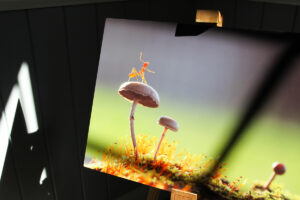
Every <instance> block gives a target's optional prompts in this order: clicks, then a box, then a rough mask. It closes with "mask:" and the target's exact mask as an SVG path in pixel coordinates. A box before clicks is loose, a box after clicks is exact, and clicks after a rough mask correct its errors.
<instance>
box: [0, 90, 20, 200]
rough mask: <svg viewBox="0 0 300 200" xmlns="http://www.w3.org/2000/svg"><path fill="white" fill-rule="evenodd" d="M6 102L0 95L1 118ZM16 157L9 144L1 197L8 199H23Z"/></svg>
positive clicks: (0, 190)
mask: <svg viewBox="0 0 300 200" xmlns="http://www.w3.org/2000/svg"><path fill="white" fill-rule="evenodd" d="M3 105H4V104H3V103H2V100H1V95H0V113H1V115H0V119H1V120H3V119H2V118H3V117H4V106H3ZM13 159H14V157H13V154H12V147H11V144H9V146H8V149H7V153H6V159H5V163H4V166H3V171H2V177H1V180H0V199H7V200H21V196H22V195H21V190H20V187H19V181H18V178H17V172H16V169H15V164H14V160H13Z"/></svg>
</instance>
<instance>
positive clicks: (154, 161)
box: [153, 127, 168, 163]
mask: <svg viewBox="0 0 300 200" xmlns="http://www.w3.org/2000/svg"><path fill="white" fill-rule="evenodd" d="M167 130H168V128H167V127H165V129H164V132H163V134H162V136H161V138H160V141H159V143H158V146H157V149H156V152H155V155H154V160H153V163H156V157H157V154H158V151H159V148H160V145H161V143H162V140H163V139H164V137H165V135H166V132H167Z"/></svg>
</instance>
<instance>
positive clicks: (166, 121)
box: [153, 116, 178, 163]
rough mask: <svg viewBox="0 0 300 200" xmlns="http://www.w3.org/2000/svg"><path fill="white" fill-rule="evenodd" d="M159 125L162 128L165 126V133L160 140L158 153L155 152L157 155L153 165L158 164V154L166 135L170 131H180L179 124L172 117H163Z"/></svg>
mask: <svg viewBox="0 0 300 200" xmlns="http://www.w3.org/2000/svg"><path fill="white" fill-rule="evenodd" d="M158 123H159V124H160V125H161V126H164V127H165V129H164V132H163V134H162V136H161V138H160V141H159V143H158V146H157V149H156V152H155V155H154V159H153V163H155V162H156V158H157V154H158V152H159V148H160V145H161V143H162V140H163V139H164V137H165V135H166V132H167V130H168V129H170V130H172V131H174V132H177V131H178V124H177V122H176V121H175V120H174V119H172V118H171V117H167V116H162V117H161V118H159V120H158Z"/></svg>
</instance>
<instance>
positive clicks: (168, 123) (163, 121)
mask: <svg viewBox="0 0 300 200" xmlns="http://www.w3.org/2000/svg"><path fill="white" fill-rule="evenodd" d="M158 123H159V124H160V125H162V126H164V127H166V128H168V129H170V130H172V131H174V132H177V131H178V123H177V122H176V121H175V120H174V119H172V118H171V117H168V116H162V117H160V118H159V120H158Z"/></svg>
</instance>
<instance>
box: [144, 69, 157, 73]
mask: <svg viewBox="0 0 300 200" xmlns="http://www.w3.org/2000/svg"><path fill="white" fill-rule="evenodd" d="M146 70H147V71H148V72H151V73H155V72H154V71H151V70H150V69H146Z"/></svg>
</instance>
